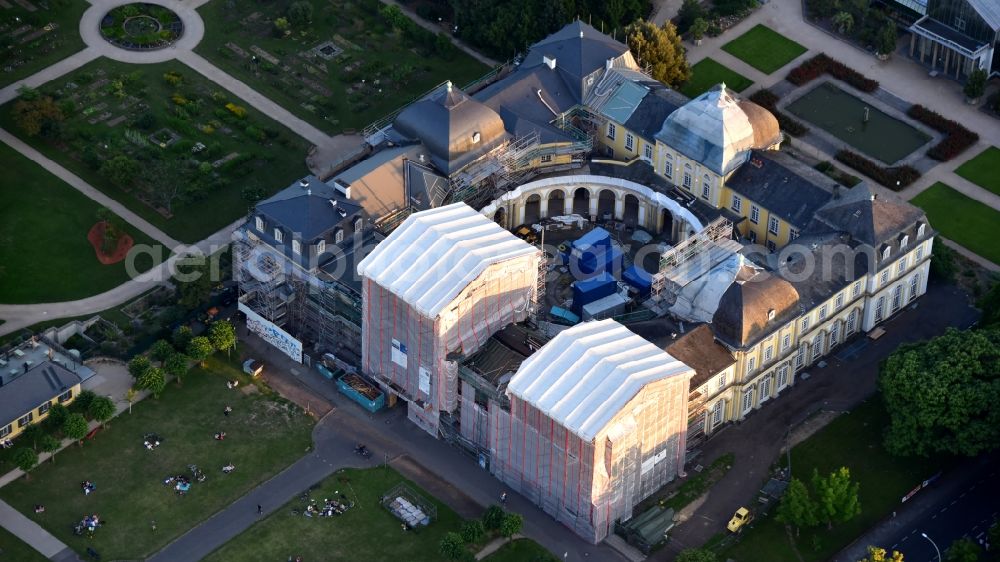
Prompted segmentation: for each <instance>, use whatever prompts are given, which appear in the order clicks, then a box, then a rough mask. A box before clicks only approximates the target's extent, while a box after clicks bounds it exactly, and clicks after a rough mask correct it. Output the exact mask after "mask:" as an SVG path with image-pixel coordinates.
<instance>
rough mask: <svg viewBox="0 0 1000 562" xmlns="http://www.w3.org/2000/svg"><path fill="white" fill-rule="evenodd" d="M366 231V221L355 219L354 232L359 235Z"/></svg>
mask: <svg viewBox="0 0 1000 562" xmlns="http://www.w3.org/2000/svg"><path fill="white" fill-rule="evenodd" d="M364 229H365V219H362V218H356V219H354V232H355V233H358V232H361V231H362V230H364Z"/></svg>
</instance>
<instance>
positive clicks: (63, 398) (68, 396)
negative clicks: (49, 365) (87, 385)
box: [59, 388, 73, 404]
mask: <svg viewBox="0 0 1000 562" xmlns="http://www.w3.org/2000/svg"><path fill="white" fill-rule="evenodd" d="M72 398H73V389H72V388H71V389H69V390H67V391H66V392H63V393H62V394H60V395H59V403H60V404H63V403H65V402H69V401H70V400H72Z"/></svg>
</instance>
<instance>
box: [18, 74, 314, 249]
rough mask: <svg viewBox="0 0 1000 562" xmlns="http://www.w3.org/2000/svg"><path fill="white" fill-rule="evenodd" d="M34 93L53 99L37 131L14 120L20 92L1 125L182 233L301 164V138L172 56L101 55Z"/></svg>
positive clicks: (204, 227)
mask: <svg viewBox="0 0 1000 562" xmlns="http://www.w3.org/2000/svg"><path fill="white" fill-rule="evenodd" d="M39 94H40V96H39V98H40V99H42V100H43V101H44V98H45V97H48V96H51V98H52V100H53V101H54V103H55V105H56V109H55V110H53V111H54V112H56V116H54V117H52V118H51V120H50V123H51V124H48V127H47V128H46V130H45V131H43V132H42V133H41V134H37V135H34V136H30V131H28V130H26V129H25V127H24V125H23V123H21V122H19V121H18V118H17V116H16V115H15V112H16V110H17V108H18V107H19V106H18V104H19V103H21V102H22V100H24V98H23V96H22V98H21V99H18V100H14V101H12V102H10V103H8V104H6V105H4V106H3V107H2V108H0V126H3V128H4V129H7V130H8V131H10V132H12V133H14V134H17V135H19V136H20V137H21V138H22V139H23V140H24V141H25V142H28V143H29V144H31V145H32V146H34V147H35V148H36V149H38V150H39V151H40V152H42V153H43V154H44V155H46V156H47V157H49V158H51V159H52V160H54V161H56V162H58V163H60V164H62V165H63V166H65V167H66V168H67V169H69V170H70V171H72V172H73V173H75V174H77V175H78V176H80V177H81V178H83V179H84V180H86V181H87V182H89V183H90V184H91V185H93V186H94V187H96V188H98V189H100V190H101V191H102V192H104V193H105V194H107V195H108V196H110V197H112V198H113V199H115V200H116V201H119V202H120V203H122V204H124V205H125V206H126V207H128V208H129V209H130V210H132V211H134V212H135V213H136V214H138V215H140V216H141V217H143V218H144V219H146V220H148V221H149V222H150V223H152V224H153V225H155V226H157V227H158V228H160V229H161V230H163V231H164V232H166V233H167V234H168V235H170V236H171V237H173V238H176V239H178V240H181V241H182V242H189V243H190V242H196V241H198V240H201V239H202V238H205V237H207V236H208V235H210V234H212V233H213V232H215V231H216V230H218V229H219V228H222V227H223V226H225V225H227V224H229V223H230V222H232V221H234V220H236V219H237V218H239V217H241V216H243V215H245V214H246V211H247V209H248V207H249V206H250V205H251V204H252V203H253V202H254V201H256V200H257V199H260V198H263V197H266V196H268V195H270V194H271V193H274V192H275V191H278V190H280V189H282V188H284V187H286V186H287V185H288V184H290V183H291V182H292V181H294V180H295V179H297V178H299V177H301V176H302V175H304V174H305V173H306V167H305V164H304V158H305V154H306V152H307V151H308V149H309V143H308V142H306V141H305V140H304V139H302V138H301V137H299V136H298V135H296V134H294V133H293V132H292V131H290V130H288V129H287V128H285V127H283V126H282V125H280V124H278V123H276V122H275V121H273V120H271V119H270V118H268V117H267V116H265V115H263V114H261V113H260V112H258V111H257V110H255V109H253V108H252V107H250V106H248V104H247V103H246V102H245V101H243V100H241V99H239V98H236V97H235V96H233V95H232V94H231V93H229V92H227V91H226V90H223V89H222V88H220V87H219V86H218V85H216V84H215V83H213V82H211V81H209V80H208V79H206V78H204V77H203V76H201V75H200V74H198V73H197V72H195V71H193V70H191V69H190V68H188V67H186V66H185V65H183V64H181V63H179V62H176V61H171V62H166V63H159V64H150V65H130V64H126V63H120V62H115V61H111V60H108V59H104V58H101V59H98V60H95V61H93V62H91V63H89V64H87V65H84V66H83V67H81V68H79V69H77V70H75V71H73V72H71V73H70V74H67V75H65V76H63V77H61V78H59V79H57V80H54V81H53V82H51V83H49V84H46V85H45V86H43V87H42V88H41V89H40V90H39ZM28 103H40V102H38V101H37V100H36V101H34V102H32V101H28Z"/></svg>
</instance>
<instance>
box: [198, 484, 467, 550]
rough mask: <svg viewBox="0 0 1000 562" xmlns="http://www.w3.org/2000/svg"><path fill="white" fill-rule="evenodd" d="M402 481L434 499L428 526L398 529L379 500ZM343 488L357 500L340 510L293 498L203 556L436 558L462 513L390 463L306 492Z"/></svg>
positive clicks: (331, 493)
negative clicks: (311, 507) (313, 511)
mask: <svg viewBox="0 0 1000 562" xmlns="http://www.w3.org/2000/svg"><path fill="white" fill-rule="evenodd" d="M400 482H405V483H406V484H407V485H408V486H410V487H411V488H412V489H414V490H417V491H418V493H420V494H421V495H423V497H424V498H425V499H427V500H429V501H431V502H433V503H434V506H435V507H436V508H437V513H438V517H437V519H436V520H434V521H432V522H431V524H430V525H429V526H427V527H421V528H418V529H416V530H413V531H403V530H402V529H400V521H399V520H398V519H396V517H395V516H394V515H392V514H391V513H389V512H388V511H387V510H386V509H385V508H383V507H382V506H381V505H380V504H379V499H380V498H381V497H382V495H383V494H385V493H386V492H388V491H389V490H390V489H391V488H393V487H394V486H396V485H397V484H399V483H400ZM338 493H343V494H345V495H346V496H348V498H349V499H350V500H351V501H354V502H355V506H354V508H352V509H350V510H348V511H347V513H344V514H343V515H339V516H335V517H331V518H326V517H304V516H303V515H301V514H300V513H299V514H293V513H292V510H293V509H296V510H299V511H301V510H302V509H304V508H305V505H306V502H305V501H302V500H299V499H297V498H296V499H294V500H292V501H290V502H288V503H287V504H286V505H285V506H283V507H282V508H281V509H279V510H277V511H276V512H274V513H272V514H271V515H270V516H268V517H267V518H266V519H264V520H263V521H260V522H259V523H257V524H255V525H254V526H253V527H250V528H249V529H247V530H246V531H244V532H243V534H241V535H240V536H238V537H236V538H235V539H233V540H232V541H230V542H229V543H227V544H226V545H225V546H223V547H222V548H220V549H219V550H217V551H215V552H214V553H213V554H211V555H210V556H208V557H207V558H206V559H205V561H206V562H229V561H234V560H286V559H287V558H288V557H289V556H292V557H293V558H294V557H295V556H301V557H302V559H303V560H323V561H324V562H340V561H343V562H353V561H355V560H359V559H364V560H396V561H400V562H401V561H404V560H405V561H407V562H423V561H426V562H437V561H439V560H441V555H440V554H439V553H438V543H440V541H441V538H442V537H443V536H444V534H445V533H447V532H449V531H458V530H459V529H460V528H461V525H462V518H461V517H459V515H458V514H457V513H455V512H454V511H452V510H451V509H450V508H448V507H447V506H445V505H444V504H442V503H441V502H439V501H438V500H437V499H435V498H433V497H431V496H430V494H427V493H426V492H423V491H422V490H420V488H419V487H417V486H416V485H415V484H413V483H412V482H409V481H407V480H406V479H405V478H403V477H402V476H401V475H400V474H399V473H398V472H396V471H395V470H393V469H392V468H387V467H378V468H370V469H364V470H358V469H344V470H340V471H338V472H337V473H336V474H334V475H333V476H330V477H329V478H327V479H326V480H324V481H323V482H321V483H320V484H319V487H318V488H317V489H315V490H313V491H312V492H311V493H310V497H311V498H313V499H316V500H318V501H319V503H320V504H322V502H323V498H335V497H338Z"/></svg>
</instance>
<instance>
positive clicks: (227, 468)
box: [222, 463, 236, 474]
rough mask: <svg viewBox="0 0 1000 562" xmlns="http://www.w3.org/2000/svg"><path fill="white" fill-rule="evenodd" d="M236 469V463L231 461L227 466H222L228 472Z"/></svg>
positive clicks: (223, 470)
mask: <svg viewBox="0 0 1000 562" xmlns="http://www.w3.org/2000/svg"><path fill="white" fill-rule="evenodd" d="M234 470H236V465H235V464H233V463H229V464H227V465H226V466H224V467H222V472H224V473H226V474H229V473H230V472H232V471H234Z"/></svg>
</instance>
